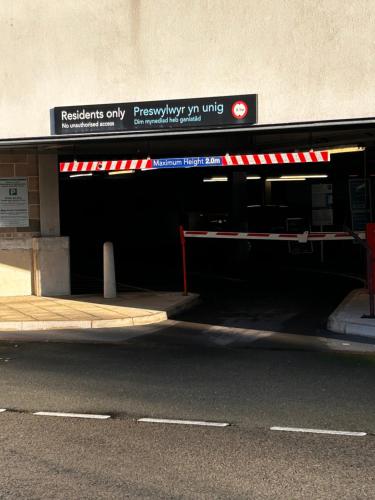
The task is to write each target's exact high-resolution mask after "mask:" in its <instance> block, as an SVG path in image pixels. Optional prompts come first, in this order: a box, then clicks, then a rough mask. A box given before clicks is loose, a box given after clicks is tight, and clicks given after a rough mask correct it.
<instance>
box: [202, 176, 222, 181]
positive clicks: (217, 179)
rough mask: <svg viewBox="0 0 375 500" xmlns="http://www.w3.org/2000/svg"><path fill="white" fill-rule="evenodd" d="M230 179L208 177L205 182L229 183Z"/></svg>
mask: <svg viewBox="0 0 375 500" xmlns="http://www.w3.org/2000/svg"><path fill="white" fill-rule="evenodd" d="M227 180H228V177H206V178H205V179H203V182H227Z"/></svg>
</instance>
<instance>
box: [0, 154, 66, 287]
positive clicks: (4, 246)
mask: <svg viewBox="0 0 375 500" xmlns="http://www.w3.org/2000/svg"><path fill="white" fill-rule="evenodd" d="M12 177H26V178H27V183H28V199H29V219H30V220H29V227H4V228H0V296H4V295H5V296H13V295H31V294H35V295H44V296H48V295H68V294H69V293H70V259H69V240H68V238H62V237H60V220H59V197H58V192H59V187H58V169H57V156H56V155H53V154H41V155H39V154H37V153H36V152H35V153H33V154H30V153H29V154H26V153H14V152H12V151H7V152H1V153H0V178H12ZM0 217H1V214H0Z"/></svg>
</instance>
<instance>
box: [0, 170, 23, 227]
mask: <svg viewBox="0 0 375 500" xmlns="http://www.w3.org/2000/svg"><path fill="white" fill-rule="evenodd" d="M28 226H29V200H28V190H27V179H26V178H24V177H16V178H0V227H28Z"/></svg>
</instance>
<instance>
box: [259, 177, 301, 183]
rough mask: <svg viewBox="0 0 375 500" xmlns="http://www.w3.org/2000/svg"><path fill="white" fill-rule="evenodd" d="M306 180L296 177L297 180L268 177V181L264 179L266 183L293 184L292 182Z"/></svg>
mask: <svg viewBox="0 0 375 500" xmlns="http://www.w3.org/2000/svg"><path fill="white" fill-rule="evenodd" d="M305 180H306V177H298V178H297V179H296V178H292V179H290V178H285V177H269V178H268V179H266V182H283V181H284V182H289V181H290V182H294V181H305Z"/></svg>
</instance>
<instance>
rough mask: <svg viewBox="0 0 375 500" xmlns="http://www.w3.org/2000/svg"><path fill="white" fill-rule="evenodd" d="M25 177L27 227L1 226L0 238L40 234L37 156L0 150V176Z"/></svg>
mask: <svg viewBox="0 0 375 500" xmlns="http://www.w3.org/2000/svg"><path fill="white" fill-rule="evenodd" d="M1 177H27V181H28V194H29V219H30V223H29V227H20V228H17V227H2V228H0V238H20V237H30V238H31V237H33V236H40V205H39V177H38V156H37V155H36V154H28V153H12V152H0V178H1Z"/></svg>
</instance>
